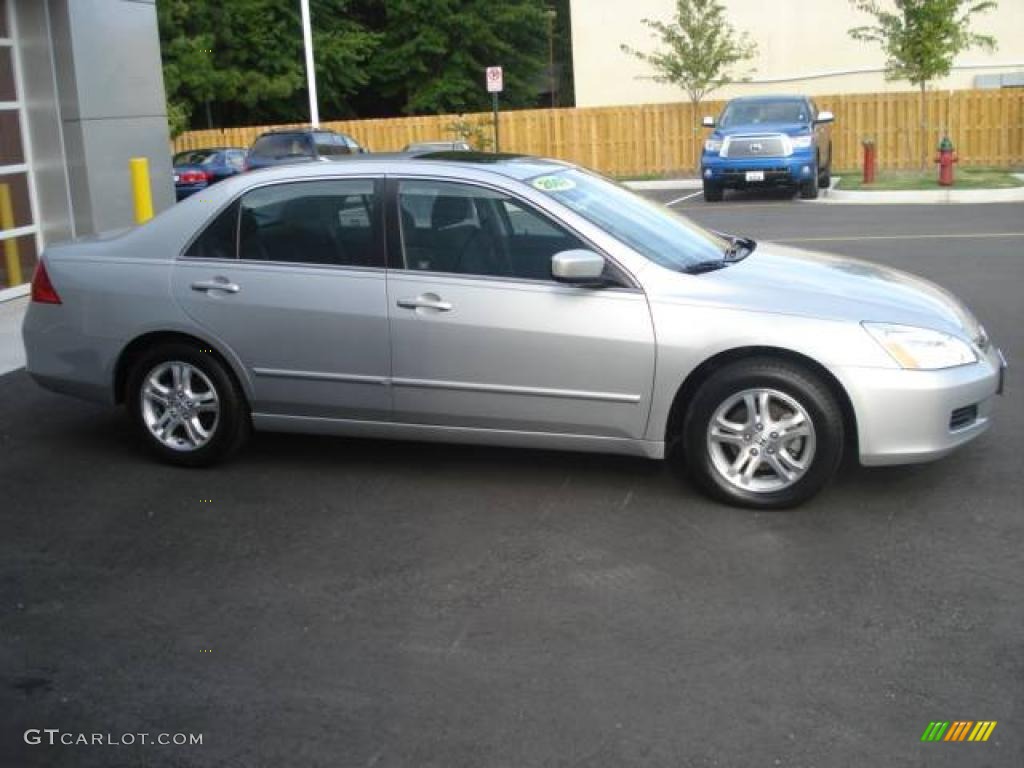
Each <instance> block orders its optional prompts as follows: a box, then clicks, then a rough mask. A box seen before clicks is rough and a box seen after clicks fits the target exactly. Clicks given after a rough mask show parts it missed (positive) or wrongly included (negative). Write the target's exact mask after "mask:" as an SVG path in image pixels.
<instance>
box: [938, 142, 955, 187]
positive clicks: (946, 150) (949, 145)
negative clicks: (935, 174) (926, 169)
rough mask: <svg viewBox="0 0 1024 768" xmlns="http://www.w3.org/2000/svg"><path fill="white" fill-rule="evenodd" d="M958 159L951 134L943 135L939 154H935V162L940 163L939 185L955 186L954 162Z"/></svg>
mask: <svg viewBox="0 0 1024 768" xmlns="http://www.w3.org/2000/svg"><path fill="white" fill-rule="evenodd" d="M956 161H957V157H956V152H954V151H953V142H952V141H950V140H949V136H943V137H942V141H940V142H939V154H937V155H936V156H935V162H936V163H938V164H939V186H940V187H952V186H953V163H955V162H956Z"/></svg>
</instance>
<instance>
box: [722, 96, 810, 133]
mask: <svg viewBox="0 0 1024 768" xmlns="http://www.w3.org/2000/svg"><path fill="white" fill-rule="evenodd" d="M808 118H809V116H808V114H807V104H806V103H804V102H803V101H761V102H757V101H754V102H750V101H734V102H733V103H732V104H730V105H729V106H727V107H726V108H725V112H723V113H722V119H721V121H720V122H719V125H721V126H722V127H723V128H728V127H730V126H735V125H757V124H758V123H806V122H807V120H808Z"/></svg>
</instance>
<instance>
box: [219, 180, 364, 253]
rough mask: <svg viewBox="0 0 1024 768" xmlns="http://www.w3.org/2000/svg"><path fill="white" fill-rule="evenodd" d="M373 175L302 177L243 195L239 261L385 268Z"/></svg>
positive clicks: (239, 227)
mask: <svg viewBox="0 0 1024 768" xmlns="http://www.w3.org/2000/svg"><path fill="white" fill-rule="evenodd" d="M377 186H378V185H377V183H376V182H374V180H373V179H336V180H335V179H332V180H329V181H302V182H292V183H287V184H275V185H273V186H268V187H260V188H259V189H254V190H252V191H251V192H248V193H246V194H245V195H244V196H243V197H242V201H241V209H240V213H239V225H238V232H239V235H238V241H239V253H240V257H241V258H242V259H247V260H251V261H275V262H295V263H303V264H328V265H334V266H358V267H383V266H384V258H383V253H382V251H381V249H380V248H379V238H378V233H379V232H380V215H379V195H378V194H377Z"/></svg>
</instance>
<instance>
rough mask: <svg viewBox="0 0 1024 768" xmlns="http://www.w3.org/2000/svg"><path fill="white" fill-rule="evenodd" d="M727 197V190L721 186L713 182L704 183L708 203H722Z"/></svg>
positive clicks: (705, 198)
mask: <svg viewBox="0 0 1024 768" xmlns="http://www.w3.org/2000/svg"><path fill="white" fill-rule="evenodd" d="M724 196H725V190H724V189H723V188H722V185H721V184H715V183H714V182H713V181H705V182H704V201H705V202H708V203H720V202H721V201H722V198H723V197H724Z"/></svg>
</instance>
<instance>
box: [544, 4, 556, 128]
mask: <svg viewBox="0 0 1024 768" xmlns="http://www.w3.org/2000/svg"><path fill="white" fill-rule="evenodd" d="M544 15H545V16H546V17H547V19H548V77H549V79H550V84H549V87H550V88H551V108H552V109H554V108H555V107H557V106H558V96H557V91H558V88H557V86H556V85H555V19H556V18H558V11H556V10H555V9H554V8H548V9H547V10H546V11H544Z"/></svg>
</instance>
